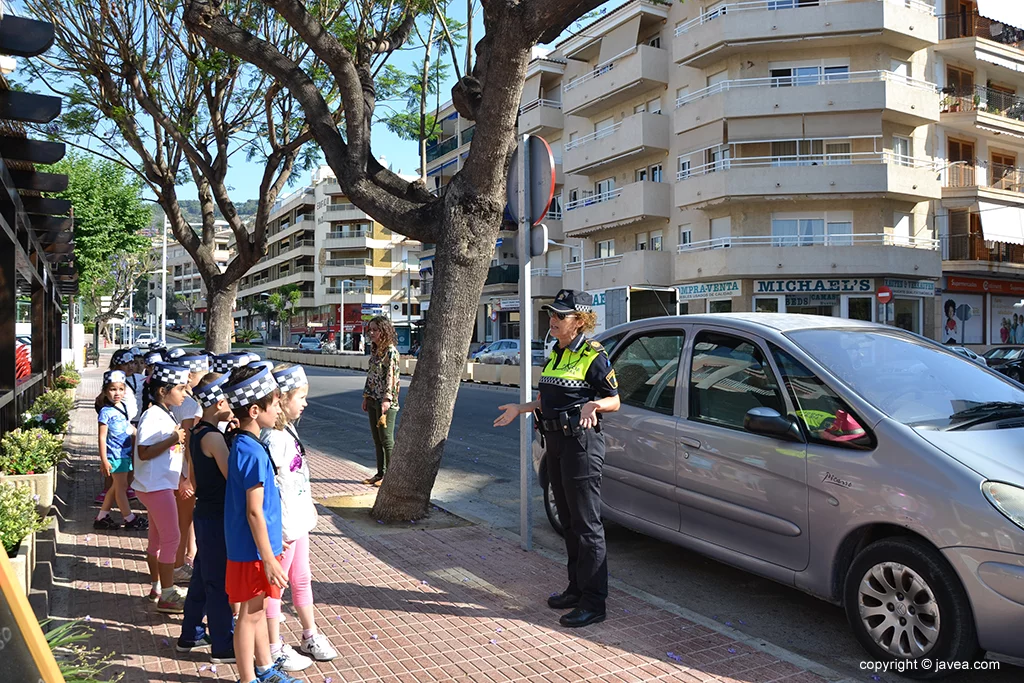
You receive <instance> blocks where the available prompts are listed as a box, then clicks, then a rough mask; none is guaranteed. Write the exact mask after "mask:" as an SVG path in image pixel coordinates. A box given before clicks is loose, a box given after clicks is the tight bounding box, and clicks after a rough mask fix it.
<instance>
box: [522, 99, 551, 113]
mask: <svg viewBox="0 0 1024 683" xmlns="http://www.w3.org/2000/svg"><path fill="white" fill-rule="evenodd" d="M539 107H550V108H552V109H561V108H562V103H561V102H559V101H558V100H545V99H544V98H540V99H536V100H533V101H532V102H527V103H526V104H524V105H523V106H521V107H519V113H520V114H525V113H526V112H528V111H533V110H534V109H537V108H539Z"/></svg>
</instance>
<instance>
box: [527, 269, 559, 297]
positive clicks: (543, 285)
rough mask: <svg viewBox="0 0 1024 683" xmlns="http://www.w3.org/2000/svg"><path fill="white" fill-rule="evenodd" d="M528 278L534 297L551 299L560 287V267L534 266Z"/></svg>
mask: <svg viewBox="0 0 1024 683" xmlns="http://www.w3.org/2000/svg"><path fill="white" fill-rule="evenodd" d="M530 278H531V284H532V287H533V298H535V299H552V298H554V297H555V296H556V295H557V294H558V292H559V290H561V289H562V269H561V268H534V269H533V270H531V271H530Z"/></svg>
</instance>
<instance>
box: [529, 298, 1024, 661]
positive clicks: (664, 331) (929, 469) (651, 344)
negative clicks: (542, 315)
mask: <svg viewBox="0 0 1024 683" xmlns="http://www.w3.org/2000/svg"><path fill="white" fill-rule="evenodd" d="M596 339H597V340H598V341H600V342H602V343H603V344H604V346H605V348H606V349H608V350H609V353H610V359H611V363H612V367H613V369H614V371H615V374H616V376H617V378H618V384H619V398H620V400H621V402H622V406H621V408H620V409H619V411H618V412H615V413H606V414H604V415H602V431H603V433H604V435H605V441H606V446H607V447H606V451H605V461H604V470H603V475H602V485H601V499H602V501H601V502H602V510H603V514H604V516H605V517H606V518H608V519H610V520H613V521H615V522H617V523H619V524H622V525H624V526H627V527H630V528H633V529H635V530H637V531H639V532H641V533H645V534H648V535H651V536H654V537H656V538H659V539H661V540H663V541H667V542H669V543H674V544H677V545H679V546H682V547H684V548H687V549H689V550H691V551H694V552H699V553H702V554H704V555H706V556H708V557H711V558H713V559H715V560H718V561H719V562H724V563H726V564H730V565H732V566H735V567H738V568H740V569H744V570H746V571H749V572H752V573H754V574H758V575H760V576H763V577H766V578H769V579H772V580H775V581H778V582H779V583H783V584H786V585H789V586H793V587H795V588H797V589H799V590H802V591H804V592H807V593H810V594H811V595H814V596H816V597H818V598H821V599H823V600H827V601H829V602H832V603H834V604H836V605H841V606H842V607H843V608H844V609H845V612H846V616H847V619H848V621H849V623H850V627H851V629H852V631H853V633H854V635H855V636H856V637H857V639H858V641H859V642H860V643H861V645H862V646H863V647H864V648H865V650H866V651H867V652H868V653H870V655H871V657H873V658H875V659H878V660H883V661H890V662H897V663H898V664H897V665H898V666H900V667H901V668H900V669H899V670H900V671H902V672H905V675H909V676H911V677H914V678H918V677H921V678H924V677H929V676H930V675H931V674H933V673H935V672H936V671H938V669H939V667H937V666H936V667H935V669H934V670H932V669H929V668H928V667H929V666H930V665H932V664H933V663H936V664H937V662H939V661H942V662H961V661H972V660H973V659H976V658H977V657H979V656H982V655H983V654H984V652H985V651H988V652H991V653H993V654H999V655H1004V656H1009V657H1016V658H1020V657H1024V639H1021V638H1020V633H1019V629H1018V628H1013V627H1010V625H1011V624H1012V625H1018V624H1024V580H1021V579H1020V577H1024V449H1022V448H1021V445H1020V444H1021V443H1022V442H1024V387H1022V386H1020V385H1018V384H1016V383H1014V382H1011V381H1009V380H1008V379H1007V378H1005V377H1004V376H1002V375H1000V374H998V373H996V372H993V371H992V370H991V369H989V368H986V367H982V366H981V365H979V364H977V363H974V362H972V361H970V360H968V359H967V358H965V357H964V356H962V355H959V354H957V353H955V352H954V351H952V350H950V349H948V348H945V347H943V346H942V345H940V344H937V343H935V342H933V341H931V340H928V339H925V338H924V337H921V336H919V335H915V334H911V333H908V332H905V331H903V330H899V329H896V328H893V327H888V326H882V325H875V324H872V323H866V322H860V321H856V320H839V319H831V320H828V321H827V322H823V321H822V318H820V317H818V316H810V315H805V316H801V315H779V314H773V313H760V314H759V313H736V314H719V315H690V316H677V317H663V318H652V319H646V320H638V321H634V322H631V323H626V324H625V325H620V326H618V327H614V328H612V329H610V330H607V331H605V332H603V333H601V334H599V335H597V336H596ZM534 461H535V463H536V464H537V467H538V479H539V482H540V484H541V486H542V487H543V488H544V494H545V495H544V500H545V509H546V511H547V513H548V518H549V519H550V520H551V522H552V526H554V527H555V528H556V530H558V529H559V528H560V526H559V520H558V514H557V512H556V511H555V509H554V507H553V501H552V492H551V488H550V482H549V481H548V479H547V469H546V464H545V463H544V454H543V452H542V451H541V449H540V448H539V443H538V442H536V441H535V445H534ZM1009 577H1016V578H1012V579H1011V578H1009ZM911 662H912V663H911ZM894 668H895V667H894ZM947 670H948V669H947Z"/></svg>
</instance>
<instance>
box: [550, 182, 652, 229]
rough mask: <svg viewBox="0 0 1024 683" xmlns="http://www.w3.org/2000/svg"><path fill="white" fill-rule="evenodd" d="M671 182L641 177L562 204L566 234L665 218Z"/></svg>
mask: <svg viewBox="0 0 1024 683" xmlns="http://www.w3.org/2000/svg"><path fill="white" fill-rule="evenodd" d="M671 194H672V186H671V185H670V184H668V183H655V182H651V181H643V182H638V183H630V184H629V185H625V186H623V187H618V188H615V189H614V190H611V191H610V192H605V193H603V194H599V195H592V196H590V197H584V198H583V199H579V200H576V201H573V202H569V203H567V204H566V205H565V220H564V221H563V225H564V227H565V235H566V236H567V237H580V236H583V235H589V234H591V233H593V232H597V231H598V230H607V229H609V228H617V227H621V226H624V225H632V224H639V223H644V222H648V221H656V222H664V221H667V220H668V218H669V215H670V213H671V211H672V198H671Z"/></svg>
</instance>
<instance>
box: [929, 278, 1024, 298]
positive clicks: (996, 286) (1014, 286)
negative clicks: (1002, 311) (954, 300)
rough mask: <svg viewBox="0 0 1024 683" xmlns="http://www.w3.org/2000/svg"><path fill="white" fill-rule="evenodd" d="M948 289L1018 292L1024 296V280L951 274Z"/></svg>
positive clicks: (995, 292)
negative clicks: (989, 278) (991, 278)
mask: <svg viewBox="0 0 1024 683" xmlns="http://www.w3.org/2000/svg"><path fill="white" fill-rule="evenodd" d="M946 291H947V292H967V293H976V294H1017V295H1020V296H1024V282H1019V281H1013V280H986V279H983V278H980V277H960V276H955V275H950V276H948V277H947V278H946Z"/></svg>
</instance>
